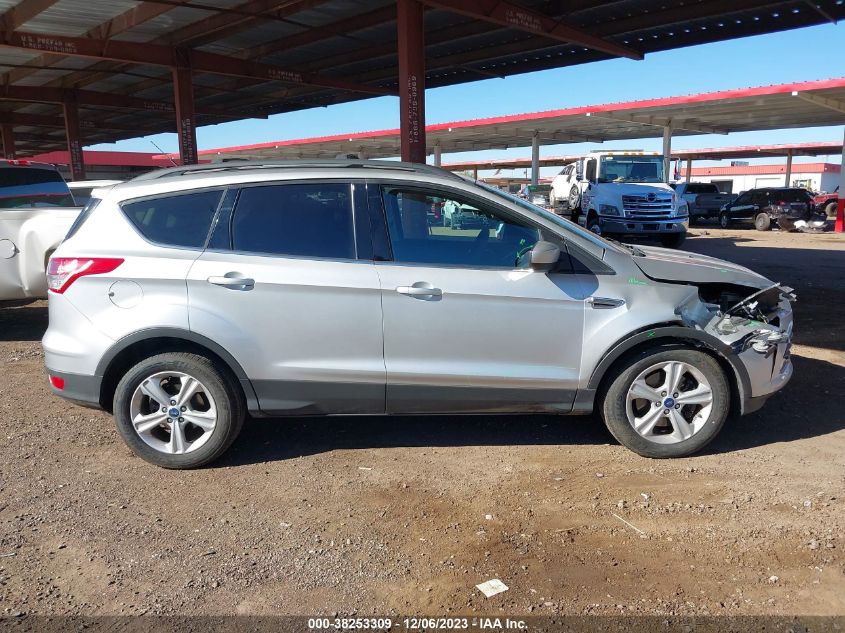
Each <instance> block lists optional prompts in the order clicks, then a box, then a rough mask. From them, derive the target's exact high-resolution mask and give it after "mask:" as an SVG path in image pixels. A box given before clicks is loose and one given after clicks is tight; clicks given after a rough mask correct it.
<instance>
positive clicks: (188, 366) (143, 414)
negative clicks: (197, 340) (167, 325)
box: [114, 352, 246, 469]
mask: <svg viewBox="0 0 845 633" xmlns="http://www.w3.org/2000/svg"><path fill="white" fill-rule="evenodd" d="M114 417H115V421H116V423H117V429H118V431H119V432H120V435H121V436H122V437H123V440H124V441H125V442H126V444H127V445H128V446H129V448H131V449H132V451H133V452H134V453H135V454H136V455H138V456H139V457H141V458H142V459H145V460H146V461H148V462H151V463H153V464H156V465H158V466H163V467H164V468H180V469H181V468H196V467H198V466H203V465H205V464H208V463H209V462H212V461H214V460H215V459H217V458H218V457H220V455H222V454H223V452H225V451H226V449H228V448H229V446H231V444H232V442H234V441H235V438H236V437H237V436H238V433H240V430H241V427H242V426H243V422H244V418H245V417H246V407H245V404H244V398H243V394H242V393H241V390H240V387H239V385H238V384H237V381H236V380H235V378H234V377H232V376H231V374H230V373H229V372H228V370H227V369H226V368H224V367H220V366H218V365H217V364H216V363H215V362H213V361H212V360H211V359H209V358H206V357H204V356H200V355H197V354H190V353H183V352H169V353H164V354H158V355H156V356H152V357H150V358H146V359H144V360H142V361H140V362H139V363H137V364H136V365H135V366H134V367H132V368H131V369H130V370H129V371H128V372H127V373H126V375H124V377H123V378H122V379H121V381H120V382H119V383H118V385H117V389H116V390H115V394H114Z"/></svg>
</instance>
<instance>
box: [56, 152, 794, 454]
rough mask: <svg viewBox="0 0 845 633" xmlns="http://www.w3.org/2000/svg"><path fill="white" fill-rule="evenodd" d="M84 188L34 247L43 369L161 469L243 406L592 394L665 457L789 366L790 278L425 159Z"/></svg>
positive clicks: (236, 166)
mask: <svg viewBox="0 0 845 633" xmlns="http://www.w3.org/2000/svg"><path fill="white" fill-rule="evenodd" d="M101 195H102V196H103V197H102V199H99V200H97V199H95V200H93V201H92V202H91V203H89V205H88V206H87V207H86V208H85V210H84V211H83V213H82V214H81V215H80V217H79V219H78V221H77V222H76V223H75V224H74V226H73V227H72V228H71V230H70V232H69V234H68V236H67V238H66V240H65V241H64V242H63V243H62V244H61V246H60V247H59V248H58V250H57V251H56V253H55V255H54V256H53V258H52V259H51V260H50V264H49V274H48V281H49V288H50V291H51V292H50V293H49V294H50V327H49V329H48V330H47V333H46V335H45V336H44V350H45V358H46V365H47V369H48V373H49V380H50V384H51V386H52V389H53V391H54V392H55V393H56V394H58V395H60V396H63V397H65V398H68V399H70V400H73V401H76V402H78V403H81V404H84V405H89V406H95V407H101V408H103V409H106V410H108V411H110V412H112V413H113V414H114V417H115V420H116V422H117V428H118V431H119V432H120V434H121V435H122V436H123V438H124V440H125V441H126V443H127V444H128V445H129V446H130V448H131V449H132V450H133V451H135V452H136V453H137V454H138V455H139V456H140V457H142V458H144V459H146V460H148V461H150V462H153V463H155V464H158V465H160V466H164V467H167V468H190V467H196V466H200V465H202V464H206V463H208V462H210V461H212V460H214V459H216V458H217V457H219V456H220V455H221V454H222V453H223V452H224V451H225V450H226V449H227V448H228V447H229V446H230V445H231V444H232V442H233V441H234V440H235V437H236V436H237V435H238V432H239V431H240V429H241V426H242V424H243V421H244V419H245V418H246V416H247V414H250V415H252V416H286V415H287V416H291V415H293V416H302V415H331V414H358V415H362V414H363V415H376V414H418V413H449V414H455V413H517V412H518V413H526V412H531V413H559V414H588V413H590V412H592V411H594V410H598V412H599V413H600V414H601V416H602V417H603V419H604V421H605V423H606V424H607V427H608V428H609V429H610V432H611V433H612V434H613V436H614V437H615V438H616V439H617V440H618V441H619V442H621V443H622V444H624V445H625V446H627V447H628V448H630V449H631V450H633V451H635V452H637V453H639V454H640V455H645V456H649V457H677V456H682V455H688V454H690V453H693V452H694V451H697V450H699V449H701V448H702V447H703V446H704V445H705V444H707V443H708V442H709V441H710V440H712V439H713V437H714V436H715V435H716V434H717V433H718V432H719V429H720V428H721V427H722V425H723V423H724V422H725V419H726V417H727V416H728V414H729V412H730V411H731V410H733V411H735V412H737V413H747V412H749V411H752V410H755V409H756V408H758V407H759V406H761V405H762V404H763V402H764V401H765V400H766V398H768V397H769V396H770V395H772V393H774V392H775V391H777V390H778V389H780V388H781V387H783V386H784V385H785V384H786V382H787V381H788V380H789V378H790V376H791V374H792V364H791V362H790V358H789V348H790V338H791V334H792V310H791V305H790V302H791V300H793V299H794V296H793V295H792V293H791V290H790V289H789V288H785V287H782V286H779V285H778V284H774V283H772V282H770V281H768V280H767V279H765V278H763V277H761V276H760V275H757V274H755V273H754V272H752V271H750V270H748V269H746V268H742V267H739V266H736V265H734V264H730V263H727V262H724V261H721V260H717V259H712V258H708V257H702V256H698V255H693V254H690V253H684V252H678V251H672V250H666V249H661V248H647V247H641V248H636V247H633V246H627V245H623V244H619V243H616V242H612V241H608V240H604V239H602V238H600V237H598V236H596V235H594V234H592V233H590V232H588V231H586V230H585V229H582V228H581V227H579V226H577V225H575V224H572V223H571V222H569V221H568V220H564V219H562V218H560V217H558V216H556V215H553V214H551V213H548V212H546V211H544V210H543V209H541V208H539V207H536V206H534V205H532V204H530V203H528V202H526V201H524V200H521V199H519V198H516V197H513V196H510V195H508V194H505V193H502V192H501V191H499V190H497V189H494V188H491V187H487V186H485V185H484V184H481V183H476V182H473V181H470V180H467V179H465V178H463V177H460V176H457V175H454V174H451V173H449V172H446V171H442V170H440V169H436V168H433V167H427V166H424V165H408V164H403V163H396V162H379V161H353V162H350V161H325V162H320V163H305V162H298V163H262V164H254V163H224V164H217V165H205V166H199V167H194V168H173V169H168V170H162V171H159V172H155V173H153V174H150V175H147V176H142V177H140V178H136V179H135V180H133V181H130V182H127V183H124V184H120V185H117V186H116V187H114V188H113V189H111V190H108V191H105V192H103V193H102V194H101ZM443 208H460V209H461V210H462V213H464V212H465V213H466V214H467V216H468V217H469V216H470V215H471V216H472V217H473V222H472V223H471V224H470V223H468V224H467V225H466V226H464V225H463V224H459V225H458V226H455V224H456V223H452V224H451V225H450V224H449V223H447V222H443V219H442V209H443ZM438 214H440V215H441V217H440V218H439V219H438Z"/></svg>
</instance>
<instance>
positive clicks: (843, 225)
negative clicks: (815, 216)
mask: <svg viewBox="0 0 845 633" xmlns="http://www.w3.org/2000/svg"><path fill="white" fill-rule="evenodd" d="M843 129H845V128H843ZM833 230H834V231H836V232H837V233H842V232H843V231H845V135H843V138H842V160H841V161H840V163H839V200H838V202H837V204H836V222H835V223H834V225H833Z"/></svg>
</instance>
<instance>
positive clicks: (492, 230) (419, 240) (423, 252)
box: [382, 187, 540, 268]
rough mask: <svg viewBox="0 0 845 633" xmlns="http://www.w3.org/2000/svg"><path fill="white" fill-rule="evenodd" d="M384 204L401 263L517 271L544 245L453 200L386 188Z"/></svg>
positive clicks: (493, 215) (516, 223) (499, 217)
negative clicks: (520, 261)
mask: <svg viewBox="0 0 845 633" xmlns="http://www.w3.org/2000/svg"><path fill="white" fill-rule="evenodd" d="M382 200H383V203H384V211H385V215H386V218H387V227H388V231H389V233H390V242H391V246H392V247H393V258H394V260H395V261H397V262H405V263H415V264H433V265H441V266H460V267H466V268H491V267H493V268H515V267H517V263H516V262H517V259H518V258H519V257H520V256H521V255H522V254H523V253H525V252H526V251H528V250H531V248H532V247H533V246H534V244H536V243H537V242H538V241H539V240H540V231H539V229H537V228H536V227H532V226H530V225H529V224H528V223H526V222H523V221H521V220H518V219H514V218H511V217H510V216H506V215H504V214H501V213H499V212H498V211H492V210H490V209H486V208H481V207H480V206H479V205H477V204H476V203H474V202H469V201H468V200H462V199H460V198H458V197H456V196H453V195H451V194H440V193H436V192H431V191H420V190H416V189H403V188H397V187H384V188H383V190H382Z"/></svg>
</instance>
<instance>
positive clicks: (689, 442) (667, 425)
mask: <svg viewBox="0 0 845 633" xmlns="http://www.w3.org/2000/svg"><path fill="white" fill-rule="evenodd" d="M664 367H671V368H673V369H672V371H673V372H677V373H679V374H680V375H679V377H678V381H677V385H676V386H675V387H671V389H673V390H674V389H677V391H674V392H670V391H668V390H664V389H662V387H664V386H667V385H668V383H669V382H671V377H670V375H669V373H667V371H666V370H663V369H661V368H664ZM611 372H612V373H611V374H610V376H609V377H608V379H607V382H606V383H605V384H606V385H607V388H606V389H605V390H604V391H603V392H602V393H601V395H600V398H601V399H600V403H601V404H600V410H601V414H602V418H603V419H604V422H605V424H606V425H607V428H608V430H609V431H610V433H611V435H613V437H615V438H616V440H617V441H618V442H619V443H620V444H622V445H623V446H624V447H626V448H628V449H630V450H632V451H634V452H635V453H637V454H638V455H642V456H643V457H652V458H657V459H665V458H673V457H684V456H686V455H691V454H693V453H696V452H698V451H700V450H701V449H702V448H704V447H705V446H706V445H707V444H709V443H710V442H711V441H712V440H713V438H715V437H716V435H718V433H719V431H720V430H721V429H722V426H724V423H725V420H726V419H727V417H728V413H729V410H730V387H729V386H728V380H727V377H726V376H725V372H724V370H723V369H722V368H721V366H720V365H719V363H718V362H717V361H716V360H715V359H714V358H713V357H712V356H710V355H709V354H705V353H704V352H700V351H698V350H693V349H689V348H685V347H666V346H661V347H651V348H648V349H645V350H643V351H641V352H639V353H636V354H634V355H633V356H630V357H628V358H627V359H625V360H624V361H622V362H621V363H620V364H619V365H617V366H616V367H615V368H613V369H612V370H611ZM661 376H664V377H661ZM646 381H648V382H646ZM635 383H636V386H635ZM651 385H654V386H653V387H652V386H651ZM702 386H704V388H705V389H706V390H709V396H702V395H701V394H702V393H704V390H701V387H702ZM640 388H642V389H643V390H644V391H645V392H646V395H648V394H649V393H650V391H649V390H653V393H654V395H653V396H652V397H646V398H639V397H638V396H639V395H640V392H639V391H638V389H640ZM632 390H635V391H634V393H632ZM697 390H698V391H697ZM675 393H677V394H678V396H675ZM696 394H698V395H696ZM679 396H680V397H679ZM696 397H698V398H699V399H701V400H704V399H705V398H706V397H709V401H708V402H707V403H706V404H702V403H696V404H681V406H680V408H676V406H675V405H676V403H675V402H674V398H678V403H681V402H684V401H689V400H692V399H695V398H696ZM652 400H653V401H652ZM663 400H666V401H667V402H666V403H664V402H663ZM668 400H672V401H673V402H671V403H669V402H668ZM655 402H659V403H660V406H654V404H655ZM667 406H668V408H666V407H667ZM665 411H669V413H668V414H664V412H665ZM678 416H681V417H678ZM649 417H651V418H652V419H651V420H649ZM635 424H637V425H638V426H639V428H640V429H641V430H640V431H639V432H638V431H637V430H635V428H634V425H635ZM649 425H651V426H650V427H649ZM676 426H678V428H677V429H676V428H675V427H676Z"/></svg>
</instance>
